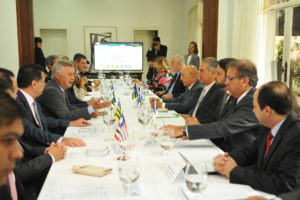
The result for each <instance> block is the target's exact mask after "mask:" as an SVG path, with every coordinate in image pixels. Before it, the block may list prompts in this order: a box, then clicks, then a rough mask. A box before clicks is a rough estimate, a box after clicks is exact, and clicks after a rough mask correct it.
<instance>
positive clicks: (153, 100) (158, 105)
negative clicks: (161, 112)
mask: <svg viewBox="0 0 300 200" xmlns="http://www.w3.org/2000/svg"><path fill="white" fill-rule="evenodd" d="M149 101H150V104H151V108H153V106H154V102H156V108H162V102H160V100H159V98H156V97H151V98H150V99H149Z"/></svg>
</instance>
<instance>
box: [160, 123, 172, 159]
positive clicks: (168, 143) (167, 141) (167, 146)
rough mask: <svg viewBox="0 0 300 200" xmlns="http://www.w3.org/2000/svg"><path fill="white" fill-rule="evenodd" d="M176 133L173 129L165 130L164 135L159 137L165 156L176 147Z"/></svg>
mask: <svg viewBox="0 0 300 200" xmlns="http://www.w3.org/2000/svg"><path fill="white" fill-rule="evenodd" d="M175 142H176V138H175V132H174V130H173V129H170V128H165V129H163V134H162V135H161V136H160V137H159V145H160V147H161V149H162V151H163V154H169V152H171V151H172V150H173V149H174V147H175Z"/></svg>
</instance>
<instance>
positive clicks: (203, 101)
mask: <svg viewBox="0 0 300 200" xmlns="http://www.w3.org/2000/svg"><path fill="white" fill-rule="evenodd" d="M216 87H217V85H216V83H214V85H213V86H212V87H211V88H210V89H209V90H208V92H207V93H206V94H205V96H204V97H203V99H202V101H201V103H200V105H199V107H198V110H199V108H200V107H201V106H202V105H203V104H204V103H205V101H206V100H207V99H208V98H209V97H210V96H211V93H213V91H214V90H215V88H216ZM202 91H203V90H202ZM200 95H201V94H200ZM198 110H197V111H198Z"/></svg>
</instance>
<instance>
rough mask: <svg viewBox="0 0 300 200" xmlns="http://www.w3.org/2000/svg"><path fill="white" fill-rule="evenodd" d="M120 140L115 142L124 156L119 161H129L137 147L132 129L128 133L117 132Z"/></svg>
mask: <svg viewBox="0 0 300 200" xmlns="http://www.w3.org/2000/svg"><path fill="white" fill-rule="evenodd" d="M116 134H117V137H118V138H119V140H115V142H116V146H117V148H118V149H119V150H120V151H121V153H122V155H121V156H120V157H118V158H117V159H118V160H129V159H130V154H132V152H133V150H134V146H135V136H134V131H133V130H132V129H128V130H127V132H126V131H125V129H124V131H123V132H120V131H119V132H117V133H116Z"/></svg>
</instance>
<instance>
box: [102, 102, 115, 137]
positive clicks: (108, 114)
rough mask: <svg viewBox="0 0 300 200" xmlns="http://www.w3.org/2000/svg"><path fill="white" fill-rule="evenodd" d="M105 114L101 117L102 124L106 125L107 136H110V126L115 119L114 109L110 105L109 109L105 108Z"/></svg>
mask: <svg viewBox="0 0 300 200" xmlns="http://www.w3.org/2000/svg"><path fill="white" fill-rule="evenodd" d="M104 112H105V114H104V115H103V122H104V124H106V125H107V127H108V134H110V133H111V132H112V131H111V128H112V125H113V124H114V123H115V121H116V119H115V109H114V107H113V106H112V105H110V106H109V107H107V108H105V111H104Z"/></svg>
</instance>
